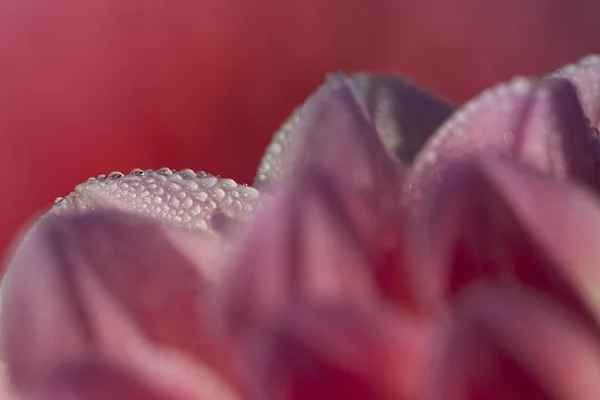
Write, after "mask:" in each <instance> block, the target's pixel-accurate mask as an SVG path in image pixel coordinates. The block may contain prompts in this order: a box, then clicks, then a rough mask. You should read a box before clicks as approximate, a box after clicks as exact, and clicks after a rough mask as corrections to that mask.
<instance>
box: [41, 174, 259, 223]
mask: <svg viewBox="0 0 600 400" xmlns="http://www.w3.org/2000/svg"><path fill="white" fill-rule="evenodd" d="M258 201H259V193H258V191H257V190H256V189H254V188H251V187H248V186H245V185H238V184H237V183H235V182H234V181H233V180H231V179H222V178H217V177H214V176H210V175H207V174H206V173H204V172H198V173H195V172H194V171H192V170H181V171H171V170H169V169H168V168H162V169H160V170H158V171H152V170H146V171H142V170H139V169H138V170H133V171H132V172H131V173H130V174H128V175H123V174H120V173H118V172H114V173H112V174H110V175H109V176H108V177H102V176H101V177H100V178H99V179H96V178H91V179H89V180H88V181H87V182H85V183H82V184H80V185H78V186H77V187H76V188H75V191H74V192H73V193H71V194H70V195H69V196H67V197H66V198H64V199H60V200H58V202H57V203H56V205H55V207H54V208H53V210H52V212H60V211H63V210H79V211H83V210H90V209H98V208H108V209H116V210H120V211H127V212H132V213H135V214H138V215H142V216H148V217H151V218H153V219H155V220H158V221H161V222H169V223H172V224H174V225H176V226H179V227H184V228H190V229H197V230H200V231H207V232H211V233H222V232H223V231H224V230H225V229H226V228H227V227H228V226H229V225H231V224H232V223H235V222H236V221H240V220H244V219H246V218H247V217H248V215H249V214H250V213H251V212H252V211H254V209H255V208H256V207H257V206H258Z"/></svg>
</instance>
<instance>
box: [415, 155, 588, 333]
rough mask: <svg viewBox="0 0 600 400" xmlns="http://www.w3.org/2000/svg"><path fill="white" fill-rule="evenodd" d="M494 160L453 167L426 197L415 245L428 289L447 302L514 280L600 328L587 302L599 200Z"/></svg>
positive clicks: (417, 222) (518, 166)
mask: <svg viewBox="0 0 600 400" xmlns="http://www.w3.org/2000/svg"><path fill="white" fill-rule="evenodd" d="M492 160H493V158H490V157H486V159H485V160H480V161H479V162H478V163H473V164H462V165H454V166H452V167H449V168H448V169H446V171H445V173H444V174H443V175H442V176H441V177H442V183H440V184H439V185H438V187H437V188H436V190H432V191H430V192H429V193H428V195H427V196H426V198H424V201H423V207H422V209H421V211H422V213H421V214H420V215H418V216H417V217H415V220H414V221H413V223H414V225H413V227H414V229H413V232H414V233H415V234H414V238H415V244H414V245H413V246H412V248H413V249H414V251H413V252H412V255H413V256H414V257H415V259H414V260H413V262H414V263H415V265H420V266H421V268H420V270H421V275H420V277H421V282H422V284H421V286H420V287H422V288H423V289H422V291H423V292H425V293H427V294H428V295H429V296H431V298H433V299H435V297H436V296H441V298H438V301H443V298H444V297H445V296H447V295H452V294H455V293H457V292H460V291H461V290H464V288H465V287H466V286H468V285H469V284H470V283H472V282H474V281H476V280H481V279H486V280H494V281H500V282H514V283H518V284H521V285H527V286H529V287H531V288H533V289H534V290H539V291H542V292H544V293H546V294H548V295H549V296H553V297H555V298H556V299H559V300H560V301H562V302H563V303H564V304H567V305H568V306H570V307H571V308H572V310H573V311H575V312H577V313H579V315H580V316H582V317H583V318H584V319H585V320H586V321H588V323H590V324H591V325H592V326H594V327H597V326H598V321H599V320H598V319H597V318H598V316H599V315H600V313H599V311H600V308H598V305H594V304H593V303H592V302H590V299H588V298H587V297H588V294H590V293H589V289H590V288H591V286H592V283H591V282H598V278H597V277H596V276H597V275H598V273H597V272H596V271H595V267H594V266H595V265H596V264H597V260H600V253H598V252H597V251H596V250H595V249H596V246H595V244H594V243H593V240H594V239H592V238H594V237H599V236H598V235H599V234H600V209H598V207H597V205H596V204H595V200H594V196H593V195H591V194H590V193H587V192H586V191H585V190H582V189H581V188H579V187H576V186H575V185H573V184H572V183H569V182H567V181H565V182H557V181H555V180H554V179H553V178H551V177H548V176H547V175H544V174H541V173H540V172H539V171H536V170H533V169H531V168H529V167H525V166H523V165H522V164H518V163H517V162H516V161H515V160H514V159H506V160H500V159H498V160H495V161H492ZM595 219H598V222H595ZM596 231H598V232H596ZM550 232H552V233H550ZM431 249H435V251H431ZM584 277H585V281H586V282H589V283H584V281H583V280H584ZM582 284H585V285H586V287H582ZM436 285H439V286H438V287H436ZM586 289H587V290H586ZM436 293H437V294H436ZM594 314H595V316H594Z"/></svg>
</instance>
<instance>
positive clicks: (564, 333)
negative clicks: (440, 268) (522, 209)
mask: <svg viewBox="0 0 600 400" xmlns="http://www.w3.org/2000/svg"><path fill="white" fill-rule="evenodd" d="M442 345H443V346H442V348H443V351H442V352H441V354H440V357H439V360H438V362H437V363H436V364H437V365H434V369H433V374H432V375H431V376H430V379H431V380H430V382H429V384H428V385H426V386H425V388H426V389H425V390H426V392H427V396H425V399H427V400H504V399H528V400H538V399H539V400H546V399H552V400H592V399H595V398H596V397H597V395H598V393H600V347H599V345H598V340H597V337H596V335H595V334H593V333H592V332H590V331H589V330H587V329H586V327H585V326H584V325H582V324H581V323H580V321H579V320H578V318H576V317H574V316H573V315H570V314H569V313H568V312H566V311H565V310H564V309H563V308H562V307H560V305H558V304H556V303H555V302H553V301H552V299H549V298H546V297H545V296H543V295H538V294H533V293H531V292H525V291H523V290H521V289H517V288H516V287H510V286H503V285H480V286H477V287H474V288H473V289H472V290H470V291H469V293H468V294H465V297H464V298H463V299H462V300H461V301H460V302H459V304H458V307H457V310H456V314H455V316H454V321H453V322H452V324H451V327H450V329H449V332H448V336H447V338H446V339H444V340H443V342H442Z"/></svg>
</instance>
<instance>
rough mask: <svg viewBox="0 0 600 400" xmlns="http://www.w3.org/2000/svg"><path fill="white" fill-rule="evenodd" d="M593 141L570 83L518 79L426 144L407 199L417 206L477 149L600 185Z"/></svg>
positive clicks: (473, 104)
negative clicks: (446, 172)
mask: <svg viewBox="0 0 600 400" xmlns="http://www.w3.org/2000/svg"><path fill="white" fill-rule="evenodd" d="M594 140H595V139H594V138H593V137H592V133H591V131H590V129H589V127H587V126H586V124H585V120H584V116H583V113H582V110H581V106H580V105H579V102H578V98H577V94H576V92H575V90H574V88H573V86H572V85H571V84H570V83H569V82H567V81H566V80H561V79H544V80H541V81H528V80H525V79H523V78H518V79H515V80H513V81H512V82H510V83H508V84H503V85H500V86H498V87H496V88H494V89H491V90H489V91H488V92H486V93H484V94H483V95H482V96H480V97H479V98H477V99H475V100H473V101H471V102H470V103H469V104H467V105H466V106H465V107H463V109H461V110H459V111H458V112H457V113H456V114H454V116H453V117H452V118H451V119H450V120H449V121H448V122H447V123H446V124H444V126H443V127H442V128H440V130H439V131H438V132H437V133H436V134H435V135H434V137H433V138H432V139H431V140H430V141H429V142H428V143H427V144H426V145H425V147H424V149H423V150H422V152H421V153H420V154H419V156H418V158H417V160H416V161H415V163H414V165H413V168H412V170H411V172H410V173H409V176H408V177H407V181H406V185H405V192H406V203H407V205H408V206H409V207H411V208H418V205H419V201H420V198H421V196H422V193H423V192H424V191H426V190H427V189H426V187H427V186H431V185H436V184H437V182H439V180H440V175H443V174H444V169H445V168H446V167H447V166H448V165H449V164H450V163H452V162H454V161H460V160H465V159H468V158H470V157H473V156H474V155H477V154H479V153H486V154H490V155H494V154H506V155H508V154H510V155H513V156H516V157H517V158H519V159H520V160H522V161H523V162H525V163H527V164H529V165H531V166H533V167H535V168H537V169H539V170H541V171H544V172H546V173H549V174H551V175H553V176H555V177H557V178H563V177H575V178H578V179H580V180H582V181H584V182H586V183H588V184H590V185H591V186H593V187H595V188H599V189H600V169H599V168H598V165H597V164H598V163H597V160H598V158H597V157H596V154H597V152H596V145H595V142H594Z"/></svg>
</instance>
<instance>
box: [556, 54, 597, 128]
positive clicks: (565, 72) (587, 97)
mask: <svg viewBox="0 0 600 400" xmlns="http://www.w3.org/2000/svg"><path fill="white" fill-rule="evenodd" d="M551 76H553V77H560V78H566V79H568V80H570V81H571V82H572V83H573V84H574V85H575V87H576V88H577V92H578V94H579V98H580V99H581V104H582V106H583V110H584V111H585V114H586V116H587V117H588V118H589V119H590V123H591V124H592V126H595V127H596V128H600V56H598V55H591V56H587V57H585V58H583V59H581V60H580V61H578V62H577V63H576V64H571V65H567V66H566V67H563V68H561V69H560V70H558V71H557V72H555V73H554V74H552V75H551Z"/></svg>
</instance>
